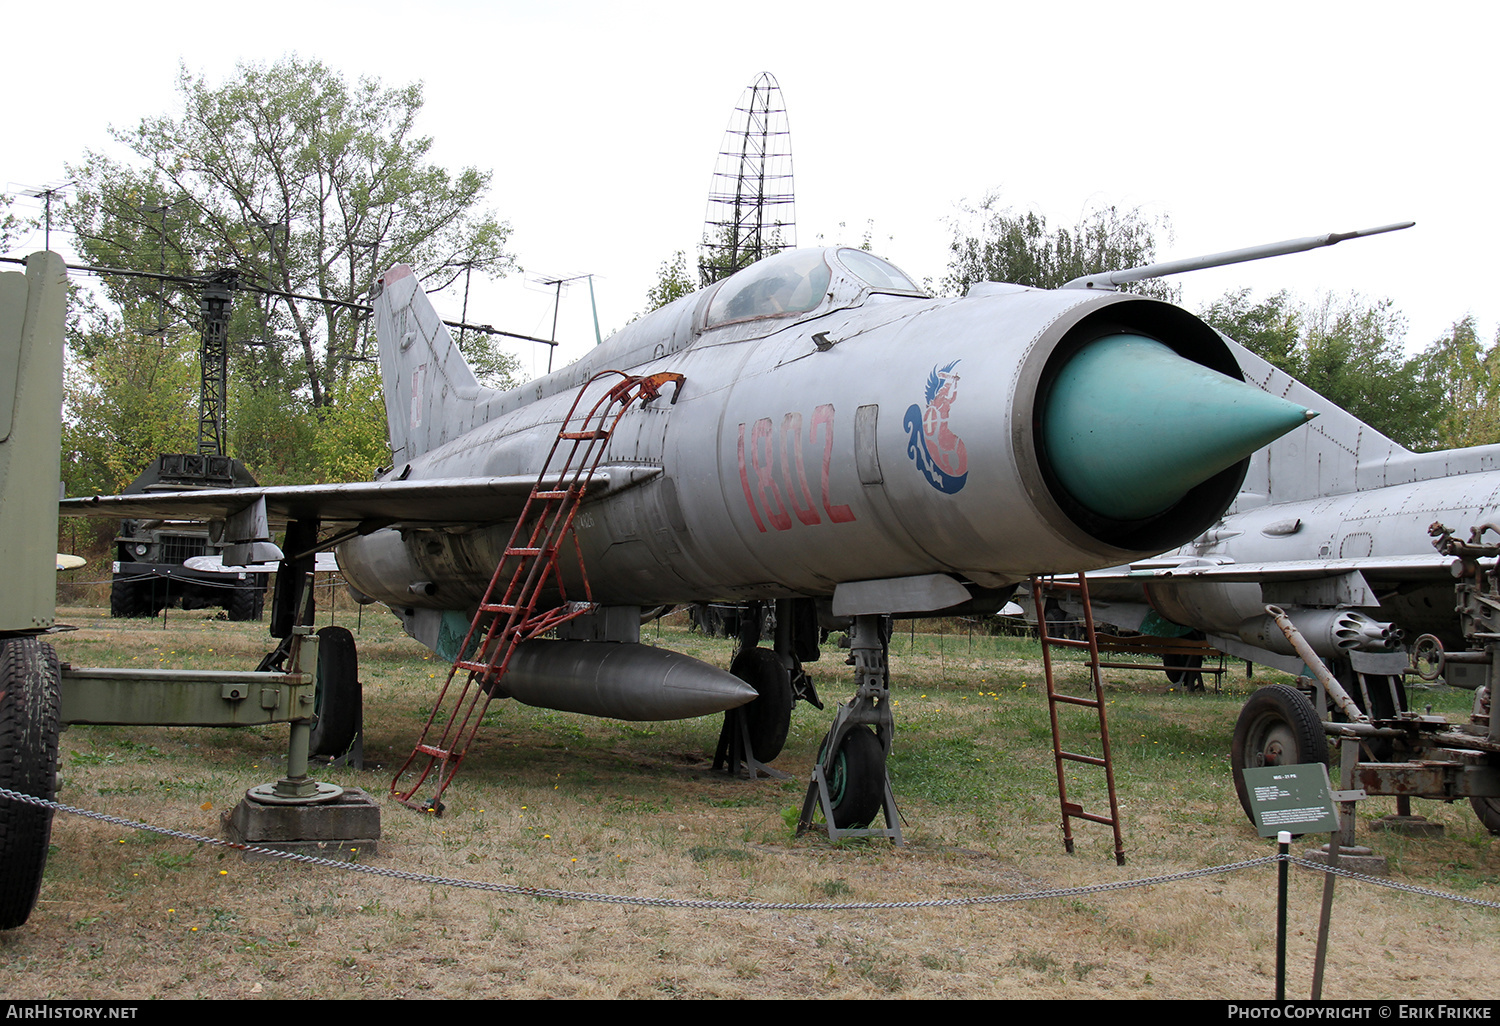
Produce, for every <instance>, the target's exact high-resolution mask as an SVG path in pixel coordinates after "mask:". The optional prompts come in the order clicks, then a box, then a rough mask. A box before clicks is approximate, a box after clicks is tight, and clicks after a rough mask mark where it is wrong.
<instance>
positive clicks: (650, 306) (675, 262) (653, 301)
mask: <svg viewBox="0 0 1500 1026" xmlns="http://www.w3.org/2000/svg"><path fill="white" fill-rule="evenodd" d="M697 290H698V281H697V279H696V278H694V277H693V275H692V274H691V273H689V272H688V265H687V253H686V252H684V251H683V250H680V249H679V250H678V251H677V252H676V253H673V254H672V259H670V260H663V261H662V262H661V268H660V270H658V271H657V272H656V284H655V285H652V286H651V288H650V289H648V290H647V291H646V309H645V310H644V311H643V313H650V312H651V311H652V310H660V309H661V308H662V307H664V306H666V305H667V304H668V303H670V302H672V301H673V300H674V299H681V298H682V297H683V296H686V295H691V294H692V293H694V292H696V291H697Z"/></svg>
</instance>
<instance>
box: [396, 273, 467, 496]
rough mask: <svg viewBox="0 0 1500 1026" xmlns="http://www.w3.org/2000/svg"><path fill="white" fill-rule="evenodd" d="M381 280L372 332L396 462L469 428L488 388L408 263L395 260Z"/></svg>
mask: <svg viewBox="0 0 1500 1026" xmlns="http://www.w3.org/2000/svg"><path fill="white" fill-rule="evenodd" d="M380 282H381V286H382V287H381V290H380V293H379V295H378V296H376V298H375V333H376V335H377V337H378V338H379V340H380V377H381V383H382V385H383V388H384V392H385V415H386V421H387V422H388V425H389V431H390V441H391V451H392V452H393V453H394V454H395V460H396V463H397V465H398V466H399V465H400V464H401V463H403V462H406V461H408V460H411V459H413V458H414V457H416V456H420V455H421V454H422V453H424V452H427V451H428V450H430V449H435V448H437V447H438V446H439V445H442V444H443V443H444V442H446V441H448V439H450V438H453V437H455V436H456V435H457V434H459V433H460V428H467V427H468V426H469V424H470V417H469V416H467V415H466V414H467V413H468V412H469V410H470V409H471V408H472V407H473V406H474V405H475V404H476V403H478V402H479V401H481V400H482V399H483V398H485V397H487V396H488V395H490V394H492V390H491V389H488V388H485V387H483V386H482V385H480V384H479V381H478V379H476V378H475V377H474V372H473V371H472V370H471V369H470V368H469V364H468V362H467V361H466V360H464V357H463V354H462V353H460V352H459V351H458V346H456V345H455V344H454V342H453V336H452V335H450V334H449V333H448V328H447V326H446V325H444V324H443V320H442V318H441V317H439V316H438V314H437V311H436V310H434V309H433V307H432V303H431V302H430V301H429V300H428V299H427V293H426V292H424V291H423V290H422V286H421V283H420V282H418V281H417V276H416V275H415V274H413V273H412V269H411V268H410V267H407V266H406V265H405V264H397V265H396V266H395V267H392V268H391V269H390V270H389V271H387V272H386V273H385V274H384V275H383V276H382V277H381V279H380Z"/></svg>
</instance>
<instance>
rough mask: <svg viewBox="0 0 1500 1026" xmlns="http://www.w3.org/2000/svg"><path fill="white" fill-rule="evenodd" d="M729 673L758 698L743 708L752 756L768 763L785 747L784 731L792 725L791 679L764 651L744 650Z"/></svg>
mask: <svg viewBox="0 0 1500 1026" xmlns="http://www.w3.org/2000/svg"><path fill="white" fill-rule="evenodd" d="M729 672H730V673H732V674H734V675H735V676H736V677H738V678H739V679H740V680H742V681H744V682H745V683H746V684H749V685H750V686H751V687H752V688H754V689H755V690H756V693H757V694H758V696H759V697H758V698H756V699H755V700H754V701H752V702H750V703H749V704H748V705H745V706H743V709H744V712H745V719H746V722H747V725H748V726H749V728H750V747H751V749H752V750H753V752H754V755H755V757H756V758H757V759H759V760H760V761H761V762H763V763H764V762H770V761H771V760H772V759H774V758H776V757H777V756H778V755H780V754H781V750H782V749H783V748H784V747H786V735H787V731H788V730H790V729H791V726H792V701H793V699H792V676H791V674H790V673H788V672H787V668H786V667H785V666H783V665H781V660H780V659H778V658H776V653H775V652H772V651H771V650H770V649H768V648H750V649H746V650H744V651H743V652H741V653H740V654H739V655H738V656H736V657H735V660H734V663H733V664H732V665H731V666H730V667H729Z"/></svg>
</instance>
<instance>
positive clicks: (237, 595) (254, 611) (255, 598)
mask: <svg viewBox="0 0 1500 1026" xmlns="http://www.w3.org/2000/svg"><path fill="white" fill-rule="evenodd" d="M264 607H265V585H263V584H262V585H259V586H257V585H254V584H251V583H249V582H246V583H245V584H244V585H243V586H241V587H236V588H232V589H231V590H230V592H229V601H228V602H226V603H224V611H225V613H226V614H227V615H228V616H229V619H231V620H259V619H260V616H261V612H262V611H263V609H264Z"/></svg>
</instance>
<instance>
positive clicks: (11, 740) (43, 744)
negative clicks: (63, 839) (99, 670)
mask: <svg viewBox="0 0 1500 1026" xmlns="http://www.w3.org/2000/svg"><path fill="white" fill-rule="evenodd" d="M60 677H61V674H60V673H59V671H58V665H57V653H56V652H54V651H53V650H52V646H51V645H48V644H46V643H44V642H41V641H38V640H37V639H36V638H10V639H7V640H5V641H3V642H0V787H4V788H6V789H7V790H10V791H17V792H19V793H21V794H27V795H31V796H32V797H34V798H45V799H47V800H49V801H50V800H52V799H53V798H54V797H55V796H56V795H57V731H58V721H59V719H60V718H61V710H62V704H61V698H60V694H61V692H60V690H59V687H60ZM51 840H52V810H51V809H43V808H40V807H38V806H35V805H28V804H25V803H23V802H17V801H10V800H7V799H4V798H0V930H13V929H15V928H16V927H18V926H20V925H21V924H22V923H24V922H26V920H27V918H28V917H29V916H30V915H31V910H32V909H33V908H35V907H36V899H37V895H38V893H40V891H41V888H42V871H43V870H44V869H46V868H47V846H48V844H49V843H51Z"/></svg>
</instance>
